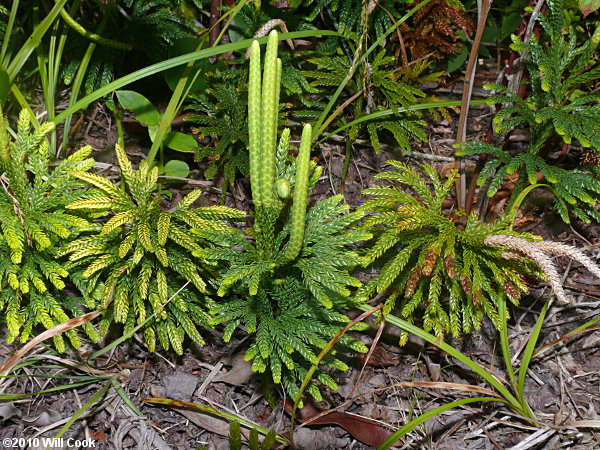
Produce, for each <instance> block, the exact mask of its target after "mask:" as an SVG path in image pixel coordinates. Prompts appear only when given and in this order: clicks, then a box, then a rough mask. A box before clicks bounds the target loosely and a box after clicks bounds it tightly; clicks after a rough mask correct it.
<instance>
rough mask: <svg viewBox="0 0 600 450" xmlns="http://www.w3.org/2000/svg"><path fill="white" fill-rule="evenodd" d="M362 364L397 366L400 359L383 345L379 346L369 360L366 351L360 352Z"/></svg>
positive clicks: (359, 356)
mask: <svg viewBox="0 0 600 450" xmlns="http://www.w3.org/2000/svg"><path fill="white" fill-rule="evenodd" d="M358 358H359V360H360V363H361V365H363V364H364V365H367V366H375V367H386V366H395V365H396V364H398V360H397V359H396V358H395V357H394V356H393V355H392V354H391V353H389V352H386V351H385V350H384V349H383V348H382V347H380V346H377V347H375V350H373V353H372V354H371V356H370V357H369V360H368V361H366V363H365V360H366V358H367V356H366V355H365V354H364V353H360V354H359V355H358Z"/></svg>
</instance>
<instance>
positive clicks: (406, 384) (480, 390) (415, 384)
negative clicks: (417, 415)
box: [297, 381, 501, 428]
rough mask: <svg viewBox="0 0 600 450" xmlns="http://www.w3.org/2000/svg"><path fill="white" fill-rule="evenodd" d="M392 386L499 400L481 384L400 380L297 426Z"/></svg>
mask: <svg viewBox="0 0 600 450" xmlns="http://www.w3.org/2000/svg"><path fill="white" fill-rule="evenodd" d="M394 387H400V388H404V389H406V388H423V389H440V390H449V391H463V392H474V393H476V394H481V395H487V396H490V397H496V398H498V401H501V400H500V397H498V394H497V393H496V392H494V391H492V390H491V389H488V388H484V387H481V386H476V385H470V384H460V383H448V382H446V381H401V382H398V383H394V384H390V385H387V386H383V387H380V388H375V389H372V390H370V391H367V392H363V393H362V394H358V395H357V396H356V397H352V398H351V399H349V400H346V401H345V402H343V403H340V404H339V405H337V406H335V407H333V408H331V409H328V410H327V411H323V412H321V413H319V414H317V415H316V416H314V417H311V418H310V419H308V420H306V421H305V422H302V423H301V424H300V425H298V427H297V428H302V427H305V426H307V425H310V424H311V423H312V422H314V421H315V420H317V419H319V418H321V417H323V416H326V415H328V414H331V413H332V412H335V411H337V410H338V409H340V408H343V407H344V406H346V405H348V404H350V403H352V402H355V401H356V400H358V399H359V398H361V397H364V396H366V395H370V394H375V393H377V392H381V391H386V390H388V389H391V388H394Z"/></svg>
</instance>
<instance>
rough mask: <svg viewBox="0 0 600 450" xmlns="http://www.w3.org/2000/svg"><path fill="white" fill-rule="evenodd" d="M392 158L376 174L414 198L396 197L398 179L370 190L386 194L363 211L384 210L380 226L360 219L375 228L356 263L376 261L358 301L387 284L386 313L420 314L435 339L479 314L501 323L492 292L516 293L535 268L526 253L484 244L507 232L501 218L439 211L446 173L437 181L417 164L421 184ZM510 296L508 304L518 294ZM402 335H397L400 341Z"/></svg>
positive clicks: (475, 321) (467, 325)
mask: <svg viewBox="0 0 600 450" xmlns="http://www.w3.org/2000/svg"><path fill="white" fill-rule="evenodd" d="M392 165H394V166H395V167H396V168H397V169H399V170H398V171H397V172H393V173H392V174H382V175H381V176H380V177H379V178H380V179H384V180H390V179H395V180H396V181H398V182H399V183H400V185H401V186H403V187H405V188H408V189H410V190H409V191H408V192H411V191H412V192H415V193H417V194H418V198H420V201H421V202H422V203H420V202H417V203H415V202H414V201H408V202H404V196H403V195H398V194H397V192H394V190H398V191H400V186H397V187H388V188H386V189H383V190H379V189H375V190H374V192H375V193H376V194H378V195H379V196H380V197H383V198H386V197H389V200H390V201H389V202H387V203H384V202H382V203H380V204H378V205H377V207H376V208H374V209H372V211H371V213H372V214H374V215H375V217H377V216H379V215H384V216H385V217H386V221H385V222H384V223H385V227H381V226H380V225H379V224H378V222H377V221H371V222H366V225H364V226H366V227H367V228H368V229H369V230H370V231H372V232H373V233H375V234H376V238H375V242H374V244H373V245H372V246H371V247H370V248H368V249H366V250H365V251H364V263H365V265H366V264H370V263H372V262H376V263H378V266H379V267H380V268H379V272H378V274H377V275H376V276H375V277H374V278H373V279H372V280H371V281H369V282H368V283H366V284H365V285H363V286H362V287H361V288H360V289H359V291H358V293H357V297H358V300H359V301H361V300H362V301H364V300H366V299H368V298H369V297H370V296H371V295H373V294H374V293H381V292H385V291H387V290H391V292H392V293H391V295H390V297H389V298H388V300H387V301H388V304H387V306H386V308H385V310H386V312H389V311H390V310H392V309H394V310H396V311H398V314H399V315H400V316H401V317H402V318H404V319H405V320H408V321H410V322H412V321H413V320H415V318H416V317H417V315H418V314H420V317H421V319H422V323H423V327H424V329H426V330H428V331H431V332H433V333H434V334H436V335H437V336H439V337H440V338H443V336H444V335H445V334H448V333H450V334H451V335H453V336H457V335H458V334H459V333H460V332H468V331H469V330H470V329H471V327H472V326H473V327H477V326H479V324H480V316H482V315H486V316H487V317H489V318H490V319H491V320H492V322H493V323H494V324H495V325H496V327H498V328H500V327H502V326H504V325H503V324H502V323H500V321H499V318H498V312H497V306H496V303H497V301H498V298H499V296H500V295H504V292H505V291H506V290H507V289H510V291H511V292H519V293H520V292H522V291H523V288H524V286H525V282H524V279H523V276H524V275H526V274H532V273H536V272H535V271H532V267H531V266H530V264H528V263H527V261H526V260H524V259H521V260H512V261H508V260H506V259H504V258H502V256H501V253H502V252H500V251H498V250H497V249H494V248H493V247H492V246H489V245H486V244H485V243H484V239H485V238H486V237H487V236H489V235H493V234H514V233H513V232H511V231H509V230H508V224H507V223H506V222H502V223H500V222H496V223H493V224H481V223H479V222H478V221H477V220H475V217H474V216H472V217H470V218H469V220H468V221H467V223H466V225H463V224H461V223H460V222H459V221H458V219H459V217H460V214H450V212H448V213H446V212H445V211H444V210H443V207H442V204H443V200H444V199H445V198H446V197H447V196H448V195H449V194H450V189H451V181H452V180H453V179H454V178H453V177H451V178H450V179H449V180H447V181H446V182H444V183H442V180H441V179H440V177H439V175H437V173H436V172H435V171H434V169H433V168H431V167H430V166H422V170H423V172H425V174H426V176H427V178H428V179H429V181H430V183H431V185H427V184H425V178H424V177H423V176H421V175H420V174H419V173H418V172H417V171H416V170H415V169H412V168H410V167H409V166H407V165H405V164H403V163H398V162H392ZM390 175H394V176H390ZM398 199H400V200H399V201H398ZM390 218H394V219H393V220H390ZM463 227H464V228H463ZM506 273H510V274H511V275H510V276H511V277H512V278H510V279H509V278H507V276H506ZM511 300H512V301H513V302H515V303H516V302H517V301H518V295H515V297H511ZM406 338H407V336H403V337H402V342H405V339H406Z"/></svg>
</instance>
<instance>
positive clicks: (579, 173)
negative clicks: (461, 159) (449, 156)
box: [458, 0, 600, 222]
mask: <svg viewBox="0 0 600 450" xmlns="http://www.w3.org/2000/svg"><path fill="white" fill-rule="evenodd" d="M548 6H549V10H548V12H547V14H546V15H542V16H540V22H541V24H542V27H543V29H544V32H545V39H543V41H541V42H538V40H537V39H536V38H535V35H533V36H532V39H531V42H529V43H524V42H521V41H520V40H519V39H518V38H516V37H513V45H512V46H511V47H512V48H513V50H515V51H518V52H523V53H524V54H525V56H526V59H525V61H526V65H527V68H528V70H529V73H530V77H531V81H530V82H529V87H530V94H529V96H528V97H527V98H526V99H522V98H520V97H519V96H518V95H515V94H514V93H511V92H510V91H508V90H507V89H506V88H504V87H502V86H498V85H495V84H492V85H488V86H486V87H487V88H488V89H493V90H495V91H498V92H499V93H500V95H494V96H492V97H491V98H490V100H489V101H490V103H492V104H494V103H502V104H503V106H502V109H501V110H500V112H499V113H498V114H496V116H495V117H494V122H495V123H496V124H498V125H497V127H496V131H498V132H502V131H505V130H511V129H513V128H517V127H526V128H529V132H530V135H531V142H530V145H529V148H528V149H527V151H526V152H523V153H517V154H515V155H510V154H508V153H506V152H503V151H501V150H500V149H498V148H496V147H494V146H491V145H487V144H483V143H480V142H468V143H465V144H464V145H463V147H462V150H461V151H460V152H458V154H459V155H468V154H482V153H487V154H488V155H490V156H492V157H493V158H494V159H493V160H491V161H488V162H487V163H486V165H485V166H484V168H483V170H482V172H481V175H480V178H479V180H478V181H479V183H480V185H481V184H483V183H484V182H485V181H487V180H488V179H490V178H491V185H490V188H489V191H488V195H489V196H493V195H494V194H495V193H496V192H497V190H498V188H499V187H500V186H501V185H502V183H503V182H504V181H505V180H506V178H507V176H509V175H512V174H515V173H516V174H518V182H517V187H516V189H515V194H517V195H518V193H519V192H521V191H522V190H523V189H524V188H525V186H526V183H530V184H535V183H536V182H537V180H538V174H541V175H542V176H543V178H544V183H547V184H548V185H549V186H550V188H551V189H552V192H553V193H554V194H555V204H556V206H557V209H558V211H559V213H560V215H561V217H562V218H563V220H564V221H565V222H569V212H571V213H572V214H574V215H575V216H576V217H578V218H579V219H582V220H584V221H589V220H590V218H594V219H596V220H598V219H600V214H599V213H598V212H597V211H596V210H595V209H594V207H595V206H596V205H597V204H598V201H599V199H600V181H599V180H598V178H597V169H595V168H585V169H584V168H577V169H573V170H568V169H565V168H562V167H557V166H555V165H553V162H552V161H551V160H549V159H548V158H547V157H546V156H545V155H546V154H548V153H550V152H553V151H556V150H559V148H557V145H556V140H557V139H556V138H557V137H561V138H562V140H563V141H564V142H565V144H571V143H572V142H573V140H574V139H577V140H578V141H579V143H580V144H581V145H582V146H583V147H590V146H591V147H592V148H594V149H595V150H596V151H600V133H598V130H599V129H600V104H599V103H598V101H599V100H600V94H598V93H597V92H596V93H590V94H588V93H586V92H585V90H586V89H589V88H590V86H591V85H592V83H594V82H595V81H597V80H598V78H599V77H600V66H598V65H597V64H596V62H595V61H594V59H593V57H594V55H595V52H596V44H595V43H594V42H593V40H586V41H584V42H583V43H582V44H579V43H578V42H577V33H576V32H575V30H574V29H573V28H572V27H568V26H567V22H566V20H565V16H564V11H563V2H562V1H561V0H552V1H549V2H548ZM546 37H547V38H546ZM548 42H549V43H548ZM513 198H514V197H513Z"/></svg>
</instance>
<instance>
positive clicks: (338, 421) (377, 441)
mask: <svg viewBox="0 0 600 450" xmlns="http://www.w3.org/2000/svg"><path fill="white" fill-rule="evenodd" d="M283 407H284V409H285V411H286V412H287V413H288V414H291V413H292V409H293V407H294V405H293V403H292V402H291V400H289V399H287V400H286V401H285V402H284V403H283ZM322 412H323V411H319V410H318V409H316V408H315V407H314V406H311V405H306V406H305V407H304V408H302V409H298V410H297V411H296V418H297V419H298V420H299V421H300V422H301V423H304V422H306V421H308V420H310V419H312V418H313V417H315V416H317V415H319V414H321V413H322ZM310 425H337V426H339V427H342V428H343V429H344V430H346V431H347V432H348V433H350V435H351V436H352V437H353V438H355V439H356V440H359V441H360V442H362V443H363V444H366V445H370V446H372V447H379V446H380V445H381V444H383V443H384V442H385V440H386V439H387V438H389V437H390V436H391V435H392V432H391V431H388V430H386V429H385V428H383V427H382V426H381V425H380V424H379V422H377V421H375V420H373V419H369V418H366V417H362V416H358V415H356V414H351V413H347V412H339V411H333V412H331V413H328V414H326V415H324V416H322V417H318V418H316V419H315V420H312V421H311V422H310ZM399 444H400V442H399V443H397V444H395V445H394V446H396V445H399Z"/></svg>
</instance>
